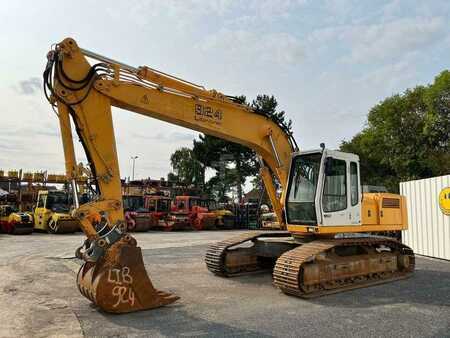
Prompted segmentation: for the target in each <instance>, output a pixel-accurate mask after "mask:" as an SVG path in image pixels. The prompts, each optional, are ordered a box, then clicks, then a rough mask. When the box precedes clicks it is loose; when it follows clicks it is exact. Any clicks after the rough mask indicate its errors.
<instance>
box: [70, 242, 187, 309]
mask: <svg viewBox="0 0 450 338" xmlns="http://www.w3.org/2000/svg"><path fill="white" fill-rule="evenodd" d="M77 284H78V289H79V290H80V292H81V294H82V295H83V296H85V297H86V298H87V299H89V300H90V301H92V302H93V303H94V304H96V305H97V306H98V307H100V308H101V309H102V310H103V311H105V312H111V313H126V312H134V311H140V310H148V309H153V308H157V307H160V306H164V305H168V304H170V303H173V302H175V301H176V300H178V299H179V297H178V296H175V295H173V294H170V293H168V292H164V291H159V290H156V289H155V288H154V287H153V284H152V282H151V280H150V278H149V276H148V275H147V272H146V270H145V267H144V262H143V259H142V253H141V249H140V248H139V247H136V246H135V245H130V244H128V243H124V242H121V241H119V242H118V243H116V244H114V245H113V246H112V247H111V248H109V249H108V252H107V253H106V255H105V256H104V257H103V258H102V259H100V260H99V261H98V262H96V263H89V262H86V263H84V264H83V266H82V267H81V268H80V271H79V272H78V276H77Z"/></svg>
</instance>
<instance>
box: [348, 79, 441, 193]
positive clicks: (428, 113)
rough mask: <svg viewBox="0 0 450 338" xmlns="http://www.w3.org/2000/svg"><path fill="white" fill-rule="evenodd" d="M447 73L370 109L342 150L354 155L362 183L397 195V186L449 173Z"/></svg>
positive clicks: (393, 96)
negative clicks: (362, 125)
mask: <svg viewBox="0 0 450 338" xmlns="http://www.w3.org/2000/svg"><path fill="white" fill-rule="evenodd" d="M449 140H450V72H449V71H447V70H446V71H443V72H442V73H440V74H439V75H438V76H437V77H436V78H435V79H434V82H433V83H431V84H430V85H427V86H417V87H415V88H413V89H407V90H406V91H405V92H403V93H402V94H396V95H392V96H390V97H388V98H386V99H384V100H383V101H382V102H380V103H379V104H377V105H375V106H374V107H373V108H372V109H370V111H369V113H368V116H367V123H366V126H365V128H364V129H363V130H362V131H361V132H359V133H358V134H356V135H355V136H354V137H353V138H352V139H351V140H349V141H343V142H342V144H341V146H340V149H341V150H342V151H346V152H351V153H355V154H358V155H359V157H360V161H361V180H362V182H363V184H369V185H382V186H386V187H387V188H388V190H389V191H392V192H398V190H399V182H402V181H408V180H415V179H421V178H428V177H433V176H440V175H445V174H449V173H450V143H449V142H450V141H449Z"/></svg>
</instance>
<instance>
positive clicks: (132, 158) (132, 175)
mask: <svg viewBox="0 0 450 338" xmlns="http://www.w3.org/2000/svg"><path fill="white" fill-rule="evenodd" d="M137 158H139V156H131V160H132V161H133V170H132V174H131V180H132V181H134V165H135V162H136V159H137Z"/></svg>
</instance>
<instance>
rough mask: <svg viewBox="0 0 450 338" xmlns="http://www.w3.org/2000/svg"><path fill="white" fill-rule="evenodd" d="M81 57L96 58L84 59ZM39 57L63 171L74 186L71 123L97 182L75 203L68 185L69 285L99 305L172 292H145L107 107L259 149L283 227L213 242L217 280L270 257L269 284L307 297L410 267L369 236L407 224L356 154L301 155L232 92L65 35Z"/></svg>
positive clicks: (167, 298)
mask: <svg viewBox="0 0 450 338" xmlns="http://www.w3.org/2000/svg"><path fill="white" fill-rule="evenodd" d="M88 58H89V59H92V60H96V61H98V63H95V64H94V65H91V64H90V63H89V62H88ZM47 59H48V62H47V66H46V69H45V71H44V84H45V91H46V95H47V98H48V100H49V102H50V103H51V105H52V106H53V107H54V108H56V109H57V114H58V117H59V122H60V128H61V136H62V141H63V146H64V155H65V163H66V171H67V176H68V177H69V179H70V180H71V182H72V185H74V186H75V185H76V179H77V177H76V176H77V170H76V160H75V154H74V145H73V140H72V131H71V120H72V122H73V124H74V126H75V130H76V132H77V134H78V137H79V139H80V141H81V143H82V145H83V147H84V150H85V152H86V155H87V158H88V161H89V164H90V166H91V172H92V176H93V177H94V178H95V181H96V184H97V187H98V188H97V189H98V196H97V198H96V199H95V200H94V201H92V202H90V203H86V204H83V205H80V206H79V205H78V202H77V195H76V191H77V189H76V187H74V188H73V189H72V191H73V192H74V201H75V204H76V210H75V212H74V216H75V217H76V218H78V219H79V220H80V222H81V227H82V230H83V231H84V233H85V234H86V236H87V239H86V241H85V243H84V244H83V245H82V246H81V247H80V248H78V249H77V251H76V255H77V257H80V258H81V259H83V260H84V262H85V263H84V264H83V266H82V267H81V269H80V271H79V273H78V277H77V284H78V287H79V290H80V291H81V293H82V294H83V295H84V296H86V297H87V298H88V299H90V300H91V301H92V302H94V303H95V304H97V305H98V306H99V307H100V308H101V309H103V310H104V311H107V312H114V313H123V312H132V311H138V310H144V309H151V308H155V307H159V306H162V305H166V304H170V303H172V302H174V301H176V300H177V299H178V297H177V296H175V295H172V294H169V293H166V292H163V291H158V290H156V289H155V288H154V287H153V285H152V283H151V281H150V278H149V277H148V275H147V272H146V271H145V267H144V263H143V258H142V253H141V250H140V248H139V247H138V246H137V243H136V240H135V239H134V238H133V237H132V236H130V235H129V234H128V233H127V232H126V230H127V227H126V223H125V220H124V213H123V206H122V198H121V182H120V174H119V165H118V160H117V152H116V143H115V137H114V129H113V123H112V117H111V107H112V106H115V107H118V108H122V109H126V110H129V111H133V112H136V113H139V114H142V115H145V116H148V117H153V118H156V119H159V120H163V121H166V122H169V123H173V124H176V125H180V126H183V127H186V128H190V129H193V130H196V131H198V132H202V133H205V134H210V135H213V136H216V137H220V138H223V139H226V140H229V141H233V142H237V143H240V144H243V145H245V146H247V147H250V148H252V149H254V150H255V151H256V153H257V154H258V156H259V159H260V168H261V169H260V174H261V176H262V179H263V181H264V184H265V186H266V189H267V192H268V195H269V197H270V200H271V203H272V205H273V208H274V212H275V214H276V215H277V218H278V220H279V222H280V224H281V225H282V227H283V228H284V229H286V230H287V231H279V232H274V231H272V232H249V233H244V234H241V235H239V236H236V237H234V238H231V239H228V240H225V241H222V242H219V243H216V244H213V245H211V246H210V247H209V248H208V250H207V252H206V258H205V261H206V265H207V267H208V269H209V270H210V271H212V272H213V273H215V274H216V275H219V276H232V275H234V274H237V273H239V274H240V273H243V272H246V271H253V270H258V269H263V268H266V267H267V266H268V265H269V264H271V263H275V266H274V270H273V278H274V284H275V285H276V286H277V287H279V288H280V289H281V291H283V292H284V293H287V294H292V295H296V296H301V297H313V296H318V295H323V294H326V293H332V292H338V291H342V290H347V289H352V288H356V287H363V286H370V285H374V284H379V283H384V282H387V281H392V280H396V279H400V278H405V277H408V276H410V275H411V274H412V272H413V270H414V253H413V251H412V250H411V249H410V248H408V247H407V246H405V245H403V244H401V243H400V242H398V241H396V240H395V239H391V238H387V237H379V236H373V235H370V234H369V233H371V232H377V231H386V230H404V229H406V228H407V219H406V205H405V199H404V197H402V196H399V195H393V194H383V193H381V194H364V195H363V194H362V192H361V188H360V187H361V183H360V174H359V159H358V156H357V155H354V154H348V153H343V152H339V151H332V150H328V149H325V148H323V149H319V150H313V151H306V152H305V151H299V150H298V147H297V145H296V143H295V140H294V138H293V136H292V135H291V133H290V132H289V131H288V128H287V127H286V126H285V125H282V124H280V123H277V122H276V121H274V120H272V119H271V118H270V117H269V116H265V115H262V114H258V113H255V112H254V111H253V110H252V109H251V108H250V107H248V106H246V105H242V104H239V103H237V101H236V100H235V99H234V98H233V97H230V96H226V95H223V94H221V93H219V92H217V91H215V90H206V89H205V88H204V87H202V86H200V85H196V84H193V83H191V82H188V81H185V80H182V79H179V78H176V77H174V76H171V75H169V74H166V73H163V72H160V71H157V70H154V69H152V68H149V67H146V66H143V67H139V68H135V67H132V66H129V65H126V64H124V63H121V62H118V61H114V60H112V59H110V58H107V57H104V56H101V55H99V54H96V53H93V52H90V51H88V50H85V49H82V48H80V47H78V45H77V43H76V42H75V40H73V39H71V38H67V39H65V40H63V41H62V42H60V43H58V44H56V45H54V48H53V49H52V50H51V51H50V52H49V53H48V55H47ZM274 176H275V177H276V179H277V180H278V182H279V184H281V186H282V194H281V198H278V197H277V194H276V188H275V187H276V185H275V184H274V180H273V177H274ZM250 243H252V244H253V245H252V246H250V245H249V244H250ZM241 244H242V245H241Z"/></svg>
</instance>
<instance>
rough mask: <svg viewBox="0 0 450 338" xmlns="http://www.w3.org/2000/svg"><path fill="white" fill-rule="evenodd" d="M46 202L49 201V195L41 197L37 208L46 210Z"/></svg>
mask: <svg viewBox="0 0 450 338" xmlns="http://www.w3.org/2000/svg"><path fill="white" fill-rule="evenodd" d="M46 200H47V195H39V198H38V201H37V206H36V207H37V208H44V207H45V201H46Z"/></svg>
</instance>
